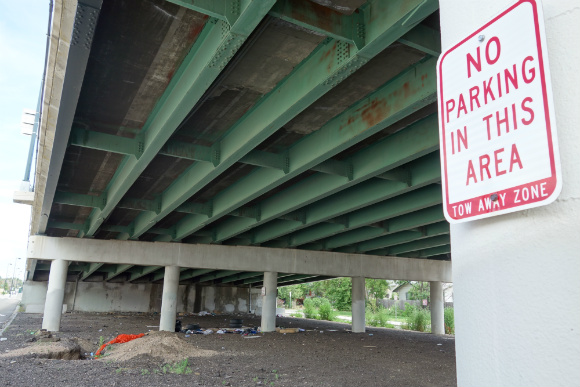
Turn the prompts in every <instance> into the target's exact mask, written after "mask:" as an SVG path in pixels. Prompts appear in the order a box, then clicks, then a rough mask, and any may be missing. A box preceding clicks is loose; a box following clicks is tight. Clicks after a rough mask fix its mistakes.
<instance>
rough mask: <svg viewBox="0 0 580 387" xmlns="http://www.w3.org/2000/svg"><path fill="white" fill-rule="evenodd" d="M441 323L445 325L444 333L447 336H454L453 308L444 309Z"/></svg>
mask: <svg viewBox="0 0 580 387" xmlns="http://www.w3.org/2000/svg"><path fill="white" fill-rule="evenodd" d="M443 321H444V323H445V333H446V334H448V335H453V334H455V318H454V315H453V308H445V310H444V311H443Z"/></svg>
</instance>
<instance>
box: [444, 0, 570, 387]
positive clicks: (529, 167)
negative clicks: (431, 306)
mask: <svg viewBox="0 0 580 387" xmlns="http://www.w3.org/2000/svg"><path fill="white" fill-rule="evenodd" d="M577 5H578V4H577V1H574V0H543V1H542V2H541V3H540V2H539V1H538V0H530V1H519V2H514V1H512V0H490V1H486V2H465V1H462V0H441V1H440V17H441V19H440V21H441V39H442V48H443V53H442V56H441V58H440V63H442V67H443V69H442V72H441V73H440V74H438V75H439V76H440V77H441V78H442V82H440V87H441V88H442V90H443V94H442V95H443V97H442V98H440V100H439V101H438V103H439V109H440V117H439V119H440V133H441V139H442V163H443V166H444V168H443V174H442V176H443V178H442V185H443V186H444V187H443V188H444V202H445V207H446V208H445V210H446V212H447V215H448V219H449V218H450V217H451V218H452V219H450V221H451V222H452V224H451V255H452V259H453V282H454V306H455V330H456V343H455V347H456V358H457V384H458V385H460V386H491V385H493V386H515V385H519V386H528V385H530V386H531V385H536V386H541V385H546V386H547V385H549V386H566V385H576V384H578V380H580V367H578V364H580V351H578V346H579V344H580V329H578V327H577V325H578V324H577V322H578V321H579V320H580V308H576V307H570V305H580V287H578V286H577V280H578V278H577V277H578V273H580V253H579V252H580V238H578V231H577V230H579V229H580V200H578V199H579V198H580V179H578V176H580V152H578V144H580V131H579V130H578V128H579V127H580V115H579V113H578V106H580V94H579V93H578V85H580V72H578V71H577V68H576V65H575V63H578V62H579V61H580V50H578V47H580V27H579V24H578V18H579V17H580V10H578V8H577ZM542 10H543V12H542ZM544 30H545V39H544V38H542V36H543V35H544ZM498 43H499V44H498ZM450 50H454V52H455V54H453V53H449V54H447V55H446V53H447V52H448V51H450ZM456 54H457V55H456ZM454 55H455V56H454ZM478 55H479V57H478ZM548 58H549V63H548V61H546V59H548ZM445 66H447V67H445ZM514 69H515V70H514ZM468 71H470V72H471V76H469V75H470V74H469V73H468ZM450 74H451V75H450ZM498 74H499V75H498ZM515 76H517V89H516V84H515V83H514V82H516V80H515V78H514V77H515ZM498 77H499V83H498ZM448 80H451V83H449V84H448V83H447V81H448ZM484 80H485V85H484V83H483V82H484ZM550 80H551V82H550ZM440 81H441V79H440ZM480 81H481V84H480V83H479V82H480ZM508 85H509V87H510V92H509V93H508V92H507V86H508ZM476 86H477V87H479V92H480V93H482V92H483V93H484V95H483V97H485V94H486V93H487V102H485V101H484V100H483V99H480V100H479V105H481V106H477V101H476V98H475V97H474V95H475V94H476V92H477V89H473V88H474V87H476ZM484 87H487V88H488V89H489V90H487V91H484ZM498 87H501V88H502V90H501V95H500V91H499V88H498ZM470 90H471V95H470ZM440 92H441V90H440ZM461 93H463V101H461V97H460V94H461ZM490 93H493V94H494V97H493V98H492V97H491V94H490ZM550 95H553V103H552V101H551V98H550ZM440 96H441V94H440ZM472 97H473V100H472V99H471V98H472ZM479 97H480V98H481V97H482V95H481V94H480V95H479ZM452 99H453V100H454V101H453V102H450V101H451V100H452ZM453 105H454V106H453ZM471 105H473V107H472V106H471ZM486 117H487V118H486ZM532 117H533V119H532ZM506 118H507V120H506ZM477 121H479V123H478V122H477ZM488 123H489V126H488ZM556 123H557V131H556V127H555V125H556ZM516 125H517V129H516V128H515V126H516ZM443 126H445V127H446V128H442V127H443ZM508 126H509V132H508V131H507V129H508ZM472 128H473V130H471V129H472ZM470 130H471V131H470ZM550 130H551V131H553V133H550ZM451 134H453V136H452V135H451ZM444 143H445V145H444ZM460 146H461V150H460ZM514 146H515V147H516V148H517V155H515V154H514V152H513V149H514ZM444 148H445V149H444ZM470 162H471V164H472V166H473V169H470V168H471V165H470ZM558 162H559V163H560V165H558ZM445 163H447V164H445ZM462 163H463V165H462ZM482 163H483V164H482ZM482 165H483V166H482ZM510 168H511V170H510ZM452 169H453V172H449V171H451V170H452ZM447 172H449V173H447ZM476 180H477V182H476ZM489 183H492V184H489ZM495 183H498V184H495ZM560 187H561V192H559V190H560ZM445 190H446V191H445ZM447 193H448V195H447ZM550 201H553V202H551V203H550ZM454 206H455V207H454ZM469 206H471V208H470V211H471V212H470V213H468V211H467V210H468V207H469ZM526 207H527V208H526ZM524 208H525V210H524V211H519V210H521V209H524ZM496 214H501V215H499V216H493V215H496ZM480 215H481V216H480ZM468 217H471V218H472V219H475V220H473V221H470V222H461V220H464V219H465V218H468ZM546 284H550V285H549V286H547V285H546ZM553 288H557V289H558V291H557V295H555V293H553V292H552V291H550V290H548V289H553ZM546 305H549V315H550V317H549V319H548V320H546V319H543V318H541V314H542V313H543V312H540V311H543V310H545V307H546ZM553 321H557V323H552V322H553Z"/></svg>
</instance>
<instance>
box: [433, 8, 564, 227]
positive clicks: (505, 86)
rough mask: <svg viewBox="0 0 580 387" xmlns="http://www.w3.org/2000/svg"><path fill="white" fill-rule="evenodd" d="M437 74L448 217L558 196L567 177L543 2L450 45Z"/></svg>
mask: <svg viewBox="0 0 580 387" xmlns="http://www.w3.org/2000/svg"><path fill="white" fill-rule="evenodd" d="M437 78H438V97H439V100H438V101H439V102H438V108H439V129H440V130H439V136H440V141H441V178H442V181H441V185H442V188H443V207H444V212H445V216H446V218H447V220H448V221H449V222H451V223H457V222H464V221H468V220H474V219H480V218H485V217H489V216H494V215H499V214H504V213H508V212H514V211H519V210H523V209H526V208H531V207H537V206H541V205H546V204H549V203H551V202H552V201H554V200H555V199H556V197H557V196H558V194H559V193H560V190H561V185H562V183H561V175H560V161H559V153H558V144H557V138H556V123H555V117H554V107H553V101H552V91H551V83H550V74H549V65H548V57H547V49H546V41H545V33H544V21H543V15H542V9H541V4H538V2H537V0H521V1H518V2H517V3H516V4H514V5H512V6H511V7H510V8H508V9H507V10H505V11H504V12H502V13H501V14H500V15H498V16H497V17H495V18H494V19H492V20H491V21H489V22H488V23H487V24H485V25H484V26H483V27H481V28H479V29H478V30H477V31H475V32H473V33H472V34H471V35H469V36H468V37H467V38H465V39H464V40H462V41H461V42H459V43H458V44H456V45H455V46H453V47H451V48H450V49H449V50H447V51H445V52H444V53H443V54H442V55H441V56H440V58H439V61H438V63H437Z"/></svg>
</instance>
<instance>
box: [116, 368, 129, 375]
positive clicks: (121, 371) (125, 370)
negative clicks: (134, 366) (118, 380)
mask: <svg viewBox="0 0 580 387" xmlns="http://www.w3.org/2000/svg"><path fill="white" fill-rule="evenodd" d="M127 371H129V368H117V369H116V370H115V373H117V374H120V373H123V372H127Z"/></svg>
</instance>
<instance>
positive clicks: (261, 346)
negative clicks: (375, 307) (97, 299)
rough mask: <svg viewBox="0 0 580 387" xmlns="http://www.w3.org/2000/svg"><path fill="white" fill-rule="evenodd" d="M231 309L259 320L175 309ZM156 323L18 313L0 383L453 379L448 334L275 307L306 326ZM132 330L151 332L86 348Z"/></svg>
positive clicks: (288, 321) (421, 382) (450, 382)
mask: <svg viewBox="0 0 580 387" xmlns="http://www.w3.org/2000/svg"><path fill="white" fill-rule="evenodd" d="M230 318H241V319H243V324H244V326H249V327H253V326H259V325H260V319H259V317H256V316H253V315H239V314H237V315H217V316H194V315H190V316H182V317H179V319H180V320H181V321H182V323H183V326H185V325H187V324H193V323H196V324H199V325H200V326H201V328H221V327H228V325H229V320H230ZM158 325H159V315H158V314H144V313H143V314H127V313H115V314H113V313H111V314H106V313H67V314H65V315H63V318H62V322H61V332H58V333H55V334H54V337H53V338H44V339H43V340H38V339H39V337H38V336H36V335H35V334H34V332H35V331H37V330H38V329H39V327H40V326H41V315H37V314H19V315H18V316H17V317H16V318H15V319H14V321H13V322H12V324H11V325H10V326H9V327H8V329H7V330H6V331H5V332H4V334H3V336H2V337H3V338H6V339H7V340H4V341H0V386H36V385H42V386H97V387H98V386H107V387H110V386H259V385H263V386H455V385H456V384H457V382H456V375H455V339H454V337H453V336H434V335H431V334H426V333H419V332H410V331H403V330H397V329H386V328H367V332H366V333H364V334H353V333H350V332H349V331H348V329H350V325H349V324H342V323H335V322H322V321H316V320H307V319H299V318H291V317H278V318H277V325H278V326H282V327H288V328H297V327H299V328H303V329H305V330H306V331H305V332H300V333H295V334H290V333H288V334H281V333H267V334H258V335H254V336H247V337H245V336H242V335H240V334H215V333H214V334H209V335H189V337H186V335H185V334H184V333H167V332H156V331H157V329H158V328H157V326H158ZM149 331H151V332H149ZM138 333H146V334H147V335H146V336H144V337H143V338H140V339H136V340H134V341H131V342H128V343H125V344H115V345H114V346H112V347H111V348H109V347H108V348H107V350H105V352H104V356H102V357H101V358H99V359H96V360H95V359H92V358H91V356H90V353H91V352H93V353H94V352H96V351H97V349H98V347H99V343H100V342H102V341H104V342H107V341H109V340H110V339H112V338H114V337H116V336H117V335H119V334H138ZM35 339H36V341H33V342H31V341H32V340H35ZM55 339H58V340H59V341H54V340H55ZM79 347H80V348H79ZM78 351H80V353H81V355H82V356H85V353H86V354H87V358H88V359H85V360H60V359H47V358H46V357H47V356H48V355H47V353H49V354H55V353H56V354H63V356H62V357H65V358H69V359H74V358H75V355H74V354H72V353H73V352H78ZM71 354H72V355H71ZM58 356H60V355H58ZM58 356H57V357H58ZM185 359H187V363H186V362H185Z"/></svg>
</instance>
